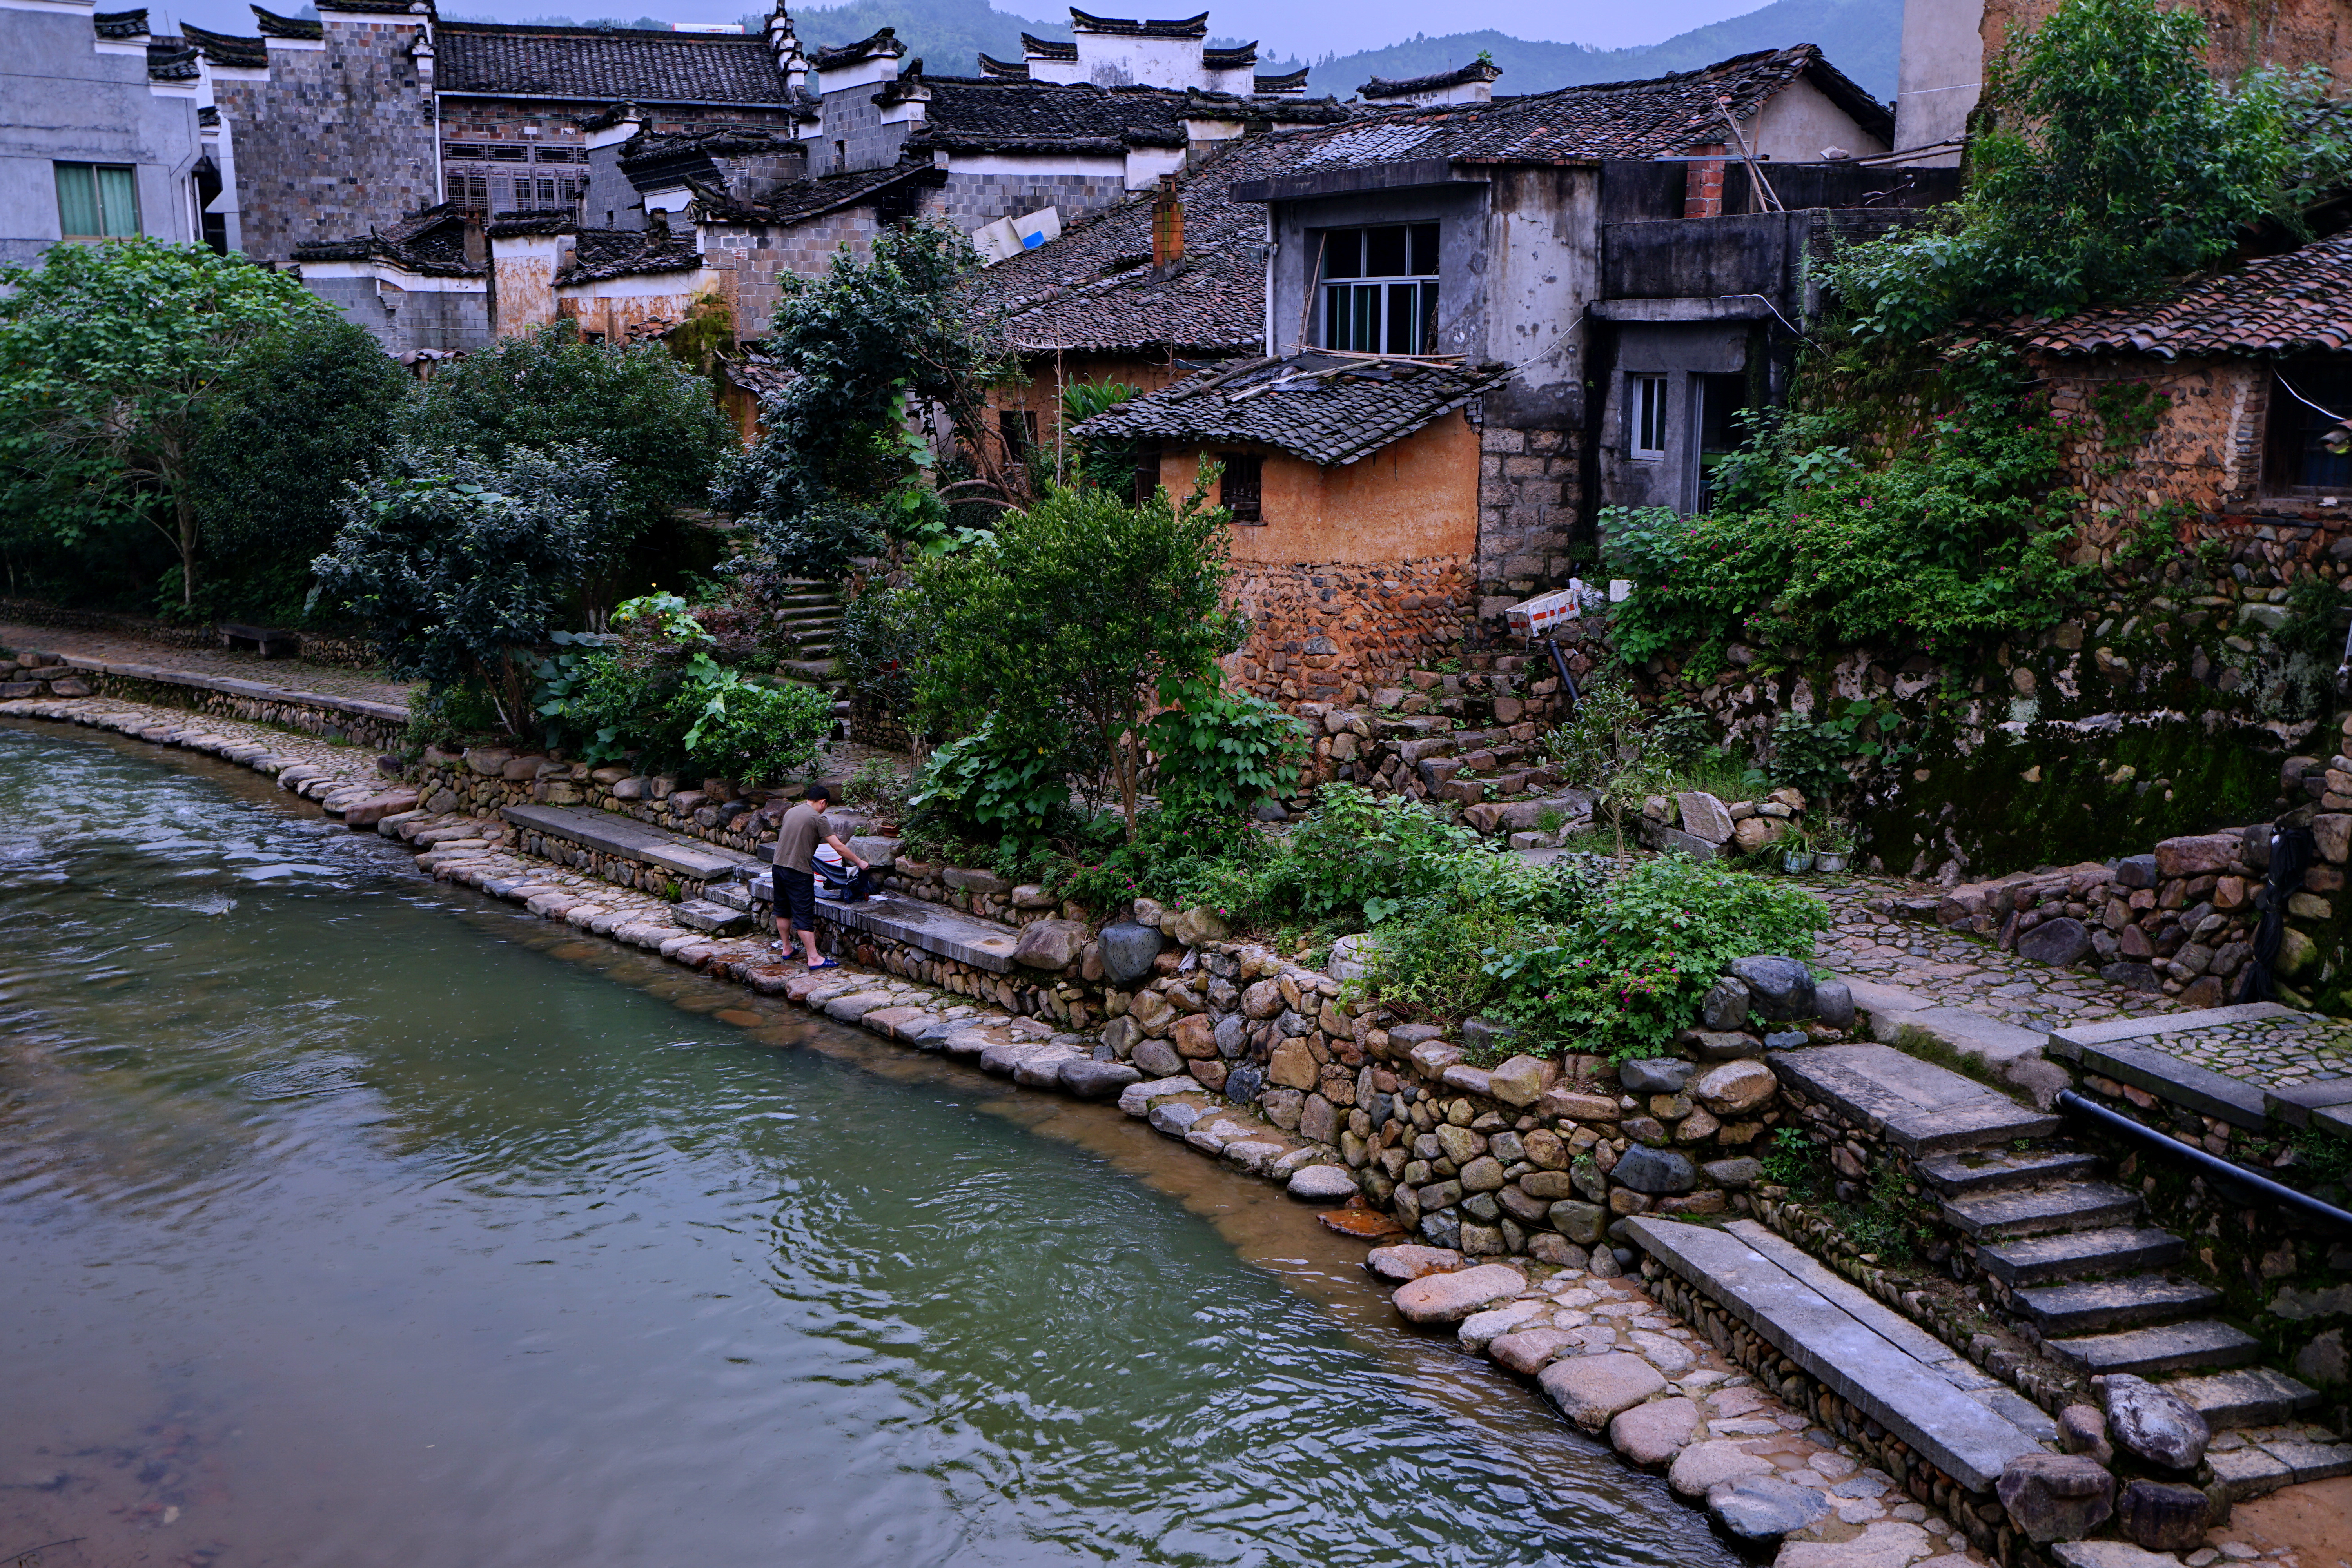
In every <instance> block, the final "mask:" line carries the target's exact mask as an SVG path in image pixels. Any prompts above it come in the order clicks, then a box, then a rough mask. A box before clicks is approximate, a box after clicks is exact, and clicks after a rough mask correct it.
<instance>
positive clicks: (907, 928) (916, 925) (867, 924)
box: [816, 893, 1021, 974]
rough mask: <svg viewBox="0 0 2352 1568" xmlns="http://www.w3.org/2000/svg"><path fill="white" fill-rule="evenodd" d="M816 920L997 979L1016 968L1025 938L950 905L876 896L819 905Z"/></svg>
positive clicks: (881, 895)
mask: <svg viewBox="0 0 2352 1568" xmlns="http://www.w3.org/2000/svg"><path fill="white" fill-rule="evenodd" d="M816 918H817V919H819V920H821V921H833V922H834V923H835V924H836V925H839V926H843V927H845V928H847V929H848V930H851V931H866V932H868V933H870V934H871V935H874V936H882V937H891V938H894V939H896V940H897V941H899V942H905V943H907V944H908V946H909V947H919V948H920V949H922V950H923V951H924V952H934V953H937V954H939V955H940V957H941V958H952V959H954V960H955V961H956V962H957V963H969V964H971V966H972V967H973V968H974V969H985V970H987V971H989V972H990V973H994V974H1003V973H1006V972H1007V971H1009V970H1010V969H1011V968H1012V967H1013V949H1014V948H1015V947H1016V946H1018V945H1019V944H1020V942H1021V933H1020V932H1019V931H1014V930H1013V928H1012V927H1010V926H1001V925H998V924H997V923H996V922H995V921H984V920H981V919H979V918H978V917H976V916H973V915H968V914H965V913H963V912H962V911H961V910H951V909H950V908H948V907H947V906H946V905H945V904H927V903H925V902H924V901H923V900H920V899H907V898H901V897H899V896H898V894H896V893H877V894H875V895H874V896H873V897H872V898H870V899H867V900H866V901H865V902H863V903H856V904H837V903H834V902H832V901H830V900H824V899H819V900H817V901H816Z"/></svg>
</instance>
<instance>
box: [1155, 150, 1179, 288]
mask: <svg viewBox="0 0 2352 1568" xmlns="http://www.w3.org/2000/svg"><path fill="white" fill-rule="evenodd" d="M1183 258H1184V198H1183V197H1182V196H1181V195H1178V194H1177V190H1176V176H1175V175H1173V174H1162V175H1160V192H1159V194H1158V195H1155V196H1153V197H1152V198H1151V265H1152V268H1154V269H1155V270H1157V271H1161V272H1164V271H1166V270H1167V269H1168V268H1171V267H1173V266H1175V265H1176V263H1178V262H1179V261H1181V260H1182V259H1183Z"/></svg>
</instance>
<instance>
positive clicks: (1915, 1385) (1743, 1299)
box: [1626, 1215, 2042, 1491]
mask: <svg viewBox="0 0 2352 1568" xmlns="http://www.w3.org/2000/svg"><path fill="white" fill-rule="evenodd" d="M1626 1230H1627V1232H1628V1234H1630V1235H1631V1236H1632V1237H1633V1240H1634V1243H1635V1245H1637V1246H1639V1247H1643V1248H1644V1249H1645V1250H1647V1251H1648V1252H1649V1253H1650V1255H1651V1256H1652V1257H1654V1258H1657V1259H1658V1260H1659V1261H1660V1262H1661V1263H1663V1264H1664V1265H1665V1266H1666V1267H1667V1268H1670V1269H1672V1270H1673V1271H1674V1272H1675V1273H1676V1274H1677V1275H1679V1276H1681V1277H1682V1278H1683V1279H1685V1280H1687V1281H1688V1282H1689V1283H1690V1284H1691V1285H1692V1286H1693V1287H1694V1288H1695V1289H1698V1290H1699V1291H1702V1292H1703V1293H1705V1294H1706V1296H1708V1297H1710V1298H1712V1299H1713V1300H1716V1301H1717V1302H1718V1303H1720V1304H1721V1305H1722V1307H1723V1308H1724V1310H1726V1311H1727V1312H1729V1313H1730V1314H1731V1315H1732V1316H1733V1317H1735V1318H1737V1319H1738V1320H1739V1321H1741V1322H1742V1323H1745V1324H1746V1325H1748V1327H1749V1328H1750V1329H1752V1330H1754V1331H1755V1332H1756V1333H1757V1334H1759V1336H1761V1337H1762V1338H1763V1339H1764V1340H1765V1341H1766V1342H1768V1343H1769V1344H1771V1345H1772V1346H1773V1347H1774V1348H1775V1349H1777V1350H1779V1351H1780V1353H1781V1354H1782V1355H1784V1356H1786V1357H1788V1358H1789V1359H1790V1361H1793V1362H1795V1363H1797V1364H1798V1365H1799V1366H1800V1367H1802V1368H1803V1369H1804V1370H1805V1372H1806V1373H1808V1374H1809V1375H1811V1376H1812V1377H1814V1378H1817V1379H1819V1380H1820V1381H1821V1382H1822V1383H1823V1384H1827V1385H1828V1386H1829V1387H1831V1388H1832V1389H1833V1390H1835V1391H1836V1393H1837V1394H1838V1395H1839V1396H1840V1397H1841V1398H1843V1399H1844V1400H1846V1401H1848V1402H1849V1403H1851V1404H1853V1405H1855V1406H1856V1407H1857V1408H1859V1409H1861V1410H1862V1411H1864V1413H1866V1414H1867V1415H1869V1416H1870V1417H1871V1418H1872V1419H1873V1420H1874V1421H1876V1422H1877V1423H1878V1424H1879V1425H1880V1426H1885V1428H1886V1429H1887V1430H1888V1431H1890V1432H1892V1433H1894V1434H1895V1436H1898V1437H1900V1438H1901V1439H1902V1440H1903V1441H1904V1442H1905V1443H1906V1444H1907V1445H1909V1446H1910V1447H1912V1448H1913V1449H1915V1450H1916V1451H1917V1452H1918V1453H1919V1454H1921V1455H1922V1456H1924V1457H1925V1458H1927V1459H1928V1460H1929V1461H1930V1462H1931V1463H1933V1464H1935V1465H1936V1466H1937V1468H1940V1469H1942V1470H1943V1471H1945V1473H1947V1474H1948V1475H1949V1476H1951V1477H1952V1478H1953V1479H1955V1480H1957V1481H1958V1482H1959V1483H1960V1484H1961V1485H1962V1486H1964V1487H1966V1488H1968V1489H1969V1490H1971V1491H1983V1490H1986V1489H1990V1487H1991V1485H1992V1483H1993V1482H1994V1481H1995V1480H1997V1479H2000V1473H2001V1471H2002V1469H2003V1468H2006V1467H2007V1465H2008V1464H2009V1462H2010V1461H2011V1459H2014V1458H2018V1457H2020V1456H2021V1455H2024V1454H2032V1453H2040V1452H2041V1451H2042V1445H2041V1444H2040V1443H2039V1442H2037V1441H2036V1440H2035V1438H2034V1436H2032V1434H2030V1433H2028V1432H2027V1431H2025V1430H2024V1429H2022V1428H2021V1427H2020V1426H2017V1425H2015V1424H2014V1423H2012V1422H2011V1421H2010V1420H2009V1419H2007V1418H2006V1417H2004V1416H2003V1415H2000V1414H1999V1413H1998V1412H1996V1411H1995V1410H1994V1409H1993V1408H1991V1406H1990V1405H1989V1404H1988V1403H1986V1402H1985V1401H1983V1400H1981V1399H1979V1398H1978V1397H1976V1396H1975V1394H1973V1393H1972V1392H1971V1390H1973V1389H1975V1388H1977V1387H1979V1385H1981V1384H1987V1383H1989V1381H1990V1380H1988V1379H1986V1378H1984V1377H1983V1376H1982V1374H1981V1373H1977V1372H1976V1370H1975V1369H1974V1368H1973V1367H1970V1366H1969V1365H1968V1364H1967V1363H1966V1362H1965V1360H1961V1359H1959V1358H1958V1357H1957V1356H1956V1354H1955V1352H1951V1351H1950V1350H1949V1349H1948V1347H1946V1346H1944V1345H1943V1344H1941V1343H1940V1342H1937V1341H1935V1340H1933V1339H1931V1338H1929V1337H1928V1336H1927V1334H1925V1333H1924V1332H1922V1331H1920V1330H1918V1329H1917V1328H1916V1326H1915V1325H1912V1324H1911V1323H1909V1322H1908V1321H1907V1320H1905V1319H1903V1318H1902V1317H1900V1316H1899V1315H1898V1314H1895V1313H1894V1312H1891V1311H1888V1310H1886V1309H1885V1308H1884V1307H1883V1306H1881V1305H1880V1304H1879V1303H1877V1302H1875V1301H1874V1300H1871V1298H1870V1297H1869V1296H1867V1295H1866V1294H1865V1293H1864V1292H1863V1291H1861V1290H1859V1289H1854V1288H1853V1286H1851V1285H1848V1284H1846V1283H1845V1282H1844V1281H1843V1280H1840V1279H1837V1277H1836V1276H1835V1275H1832V1274H1831V1273H1830V1272H1829V1271H1828V1270H1827V1269H1823V1268H1820V1267H1819V1266H1818V1265H1812V1266H1811V1267H1810V1268H1809V1267H1808V1265H1811V1259H1808V1258H1804V1257H1803V1255H1802V1254H1801V1253H1798V1252H1797V1251H1796V1249H1795V1248H1793V1247H1787V1245H1786V1244H1785V1243H1782V1244H1781V1247H1780V1248H1779V1249H1775V1251H1774V1252H1772V1253H1768V1252H1767V1251H1766V1247H1767V1246H1768V1242H1767V1239H1766V1238H1768V1237H1770V1239H1771V1240H1774V1241H1777V1240H1778V1239H1779V1238H1778V1237H1771V1233H1770V1232H1769V1231H1766V1230H1764V1229H1763V1227H1762V1226H1757V1225H1755V1224H1754V1222H1752V1221H1740V1222H1737V1223H1736V1224H1735V1225H1734V1226H1732V1227H1730V1228H1729V1229H1726V1230H1712V1229H1709V1228H1707V1227H1706V1226H1696V1225H1688V1224H1684V1223H1680V1222H1677V1221H1673V1220H1662V1219H1654V1218H1652V1217H1650V1216H1648V1215H1639V1216H1636V1217H1634V1218H1633V1219H1630V1220H1628V1221H1627V1222H1626ZM1936 1355H1941V1356H1944V1357H1948V1358H1951V1359H1952V1361H1954V1362H1955V1363H1957V1364H1955V1365H1952V1366H1951V1367H1949V1368H1947V1367H1946V1366H1944V1365H1940V1364H1937V1363H1934V1362H1932V1361H1930V1360H1927V1359H1923V1358H1925V1357H1930V1356H1936Z"/></svg>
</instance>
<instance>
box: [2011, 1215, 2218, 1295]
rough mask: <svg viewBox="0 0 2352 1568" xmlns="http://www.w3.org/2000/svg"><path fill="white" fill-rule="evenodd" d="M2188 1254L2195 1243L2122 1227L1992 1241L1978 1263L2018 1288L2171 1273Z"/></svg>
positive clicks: (2158, 1232) (2148, 1229)
mask: <svg viewBox="0 0 2352 1568" xmlns="http://www.w3.org/2000/svg"><path fill="white" fill-rule="evenodd" d="M2188 1253H2189V1244H2188V1243H2187V1242H2185V1241H2182V1240H2181V1239H2180V1238H2179V1237H2177V1236H2175V1235H2173V1234H2172V1233H2171V1232H2170V1231H2168V1230H2157V1229H2155V1228H2153V1227H2148V1226H2139V1227H2124V1226H2118V1227H2116V1228H2115V1229H2112V1230H2075V1231H2065V1232H2062V1233H2061V1234H2059V1235H2056V1236H2028V1237H2018V1238H2016V1239H2014V1240H2011V1241H1998V1242H1992V1243H1990V1244H1988V1245H1986V1246H1984V1247H1979V1248H1978V1249H1977V1261H1978V1262H1979V1264H1980V1265H1982V1266H1983V1268H1984V1270H1985V1272H1986V1273H1988V1274H1990V1275H1991V1276H1992V1277H1993V1278H1994V1279H1998V1280H2000V1282H2001V1283H2002V1284H2004V1285H2008V1286H2011V1287H2012V1288H2014V1287H2019V1286H2026V1285H2051V1284H2055V1283H2057V1282H2058V1281H2060V1280H2063V1279H2095V1278H2096V1277H2098V1276H2100V1275H2106V1274H2136V1273H2139V1272H2142V1271H2144V1270H2147V1269H2150V1268H2170V1267H2171V1266H2172V1265H2173V1264H2175V1263H2178V1262H2179V1261H2180V1259H2181V1258H2185V1257H2187V1256H2188Z"/></svg>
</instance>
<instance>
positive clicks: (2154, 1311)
mask: <svg viewBox="0 0 2352 1568" xmlns="http://www.w3.org/2000/svg"><path fill="white" fill-rule="evenodd" d="M2220 1302H2221V1292H2220V1291H2219V1290H2216V1289H2213V1287H2211V1286H2210V1285H2200V1284H2198V1283H2197V1282H2196V1281H2194V1280H2189V1279H2164V1278H2162V1277H2161V1276H2158V1275H2154V1274H2134V1275H2130V1276H2127V1277H2126V1278H2124V1279H2084V1280H2078V1281H2076V1282H2075V1283H2074V1284H2071V1285H2041V1286H2036V1287H2034V1288H2032V1289H2025V1290H2020V1291H2019V1292H2017V1304H2018V1306H2019V1307H2021V1309H2023V1310H2024V1312H2025V1315H2026V1316H2027V1317H2029V1318H2031V1319H2032V1320H2033V1325H2034V1327H2036V1328H2038V1329H2040V1330H2041V1331H2042V1333H2043V1334H2045V1335H2050V1336H2059V1335H2065V1334H2079V1333H2083V1332H2084V1331H2089V1330H2095V1329H2126V1328H2132V1327H2136V1326H2137V1325H2138V1324H2141V1323H2147V1322H2154V1321H2158V1320H2160V1319H2168V1318H2186V1317H2191V1316H2193V1315H2195V1314H2196V1313H2199V1312H2204V1311H2210V1310H2212V1309H2213V1308H2214V1307H2215V1306H2217V1305H2219V1304H2220ZM2314 1397H2317V1396H2316V1395H2314Z"/></svg>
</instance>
